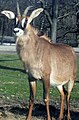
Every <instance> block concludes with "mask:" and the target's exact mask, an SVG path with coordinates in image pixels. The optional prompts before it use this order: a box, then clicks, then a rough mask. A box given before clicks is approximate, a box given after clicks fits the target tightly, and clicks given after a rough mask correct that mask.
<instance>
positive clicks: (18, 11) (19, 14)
mask: <svg viewBox="0 0 79 120" xmlns="http://www.w3.org/2000/svg"><path fill="white" fill-rule="evenodd" d="M17 15H18V16H21V13H20V8H19V4H18V2H17Z"/></svg>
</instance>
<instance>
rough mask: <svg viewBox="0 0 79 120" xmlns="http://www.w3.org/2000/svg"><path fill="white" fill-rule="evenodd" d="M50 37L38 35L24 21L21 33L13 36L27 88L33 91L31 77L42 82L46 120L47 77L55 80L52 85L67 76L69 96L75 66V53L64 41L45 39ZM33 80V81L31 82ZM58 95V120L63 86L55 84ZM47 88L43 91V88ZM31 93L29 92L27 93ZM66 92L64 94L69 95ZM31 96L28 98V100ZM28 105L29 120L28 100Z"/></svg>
mask: <svg viewBox="0 0 79 120" xmlns="http://www.w3.org/2000/svg"><path fill="white" fill-rule="evenodd" d="M49 40H50V39H48V40H47V38H45V37H43V36H41V37H39V36H38V35H37V34H36V33H35V32H34V30H33V27H31V26H30V25H28V27H27V28H26V30H25V34H24V35H23V36H21V37H18V38H17V42H16V44H17V52H18V54H19V56H20V58H21V60H22V61H23V63H24V66H25V69H26V72H27V73H28V75H30V76H29V80H30V85H31V87H32V90H33V91H31V92H33V93H34V96H33V97H35V91H36V87H35V86H36V84H35V83H36V82H35V80H34V79H41V80H43V83H44V89H45V90H44V94H46V96H45V95H44V99H45V103H46V106H47V116H48V118H47V119H48V120H50V113H49V108H48V99H49V97H48V96H49V95H48V94H49V88H50V79H51V78H52V81H53V80H54V82H55V83H56V85H61V86H63V85H64V84H65V83H67V82H68V81H69V80H70V82H71V84H69V88H68V94H69V96H70V92H71V90H72V87H73V84H72V83H74V82H73V81H74V79H75V75H76V70H77V63H76V55H75V52H74V50H73V49H72V48H71V47H70V46H68V45H64V44H53V43H50V42H49ZM32 81H34V82H32ZM58 89H59V91H60V93H61V96H62V102H61V109H60V116H59V120H61V119H62V118H63V112H64V107H63V105H64V104H63V103H64V101H63V99H64V96H63V95H64V91H63V88H61V87H58ZM46 91H47V92H46ZM30 94H31V93H30ZM69 96H68V98H70V97H69ZM32 99H33V98H31V100H32ZM30 105H31V106H30V108H29V113H28V117H27V120H30V117H31V113H32V107H33V106H32V105H33V102H32V101H31V103H30ZM68 111H69V99H68ZM68 120H70V112H68Z"/></svg>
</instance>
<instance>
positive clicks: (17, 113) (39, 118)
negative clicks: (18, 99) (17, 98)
mask: <svg viewBox="0 0 79 120" xmlns="http://www.w3.org/2000/svg"><path fill="white" fill-rule="evenodd" d="M75 102H76V101H75ZM77 105H78V106H79V103H77V104H76V106H71V120H79V108H77ZM59 110H60V108H59V107H58V106H56V105H50V114H51V120H57V119H58V116H59ZM27 112H28V105H27V104H24V105H21V104H16V105H15V104H13V103H12V104H4V105H1V106H0V120H25V118H26V116H27ZM31 120H46V108H45V105H44V104H43V103H36V104H35V105H34V108H33V113H32V119H31ZM63 120H67V118H66V111H65V113H64V119H63Z"/></svg>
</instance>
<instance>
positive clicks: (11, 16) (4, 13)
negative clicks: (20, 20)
mask: <svg viewBox="0 0 79 120" xmlns="http://www.w3.org/2000/svg"><path fill="white" fill-rule="evenodd" d="M1 14H3V15H5V16H6V17H8V18H9V19H14V18H15V14H14V13H13V12H12V11H8V10H4V11H2V12H1Z"/></svg>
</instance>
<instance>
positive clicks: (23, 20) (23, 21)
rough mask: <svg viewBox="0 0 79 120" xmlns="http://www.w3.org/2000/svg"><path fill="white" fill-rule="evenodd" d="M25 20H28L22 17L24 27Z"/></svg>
mask: <svg viewBox="0 0 79 120" xmlns="http://www.w3.org/2000/svg"><path fill="white" fill-rule="evenodd" d="M25 20H26V18H23V19H22V27H24V23H25Z"/></svg>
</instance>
